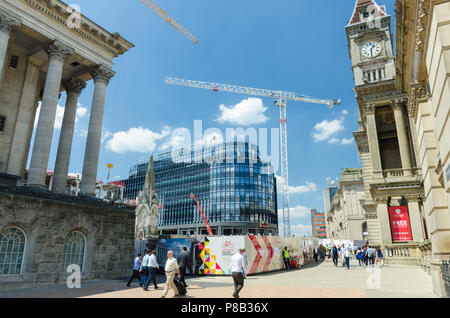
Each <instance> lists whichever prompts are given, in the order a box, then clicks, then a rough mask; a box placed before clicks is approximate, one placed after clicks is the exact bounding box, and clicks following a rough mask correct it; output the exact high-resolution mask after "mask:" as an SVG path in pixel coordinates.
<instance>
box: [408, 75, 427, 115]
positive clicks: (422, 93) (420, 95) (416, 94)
mask: <svg viewBox="0 0 450 318" xmlns="http://www.w3.org/2000/svg"><path fill="white" fill-rule="evenodd" d="M428 98H429V94H428V92H427V89H426V86H425V83H415V84H411V91H410V92H409V103H408V114H409V117H412V118H416V116H417V109H418V106H419V103H420V102H423V101H426V100H427V99H428Z"/></svg>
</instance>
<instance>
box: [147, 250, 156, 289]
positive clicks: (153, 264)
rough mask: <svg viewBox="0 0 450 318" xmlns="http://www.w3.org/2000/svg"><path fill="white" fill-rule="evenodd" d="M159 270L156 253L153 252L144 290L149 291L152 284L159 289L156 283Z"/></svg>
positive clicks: (149, 261)
mask: <svg viewBox="0 0 450 318" xmlns="http://www.w3.org/2000/svg"><path fill="white" fill-rule="evenodd" d="M158 269H159V265H158V261H157V260H156V251H155V250H152V251H151V253H150V258H149V260H148V277H147V281H146V282H145V284H144V290H145V291H148V285H149V284H150V282H152V283H153V286H154V287H155V289H158V284H157V283H156V271H157V270H158Z"/></svg>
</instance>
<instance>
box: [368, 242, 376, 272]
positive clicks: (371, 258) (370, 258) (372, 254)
mask: <svg viewBox="0 0 450 318" xmlns="http://www.w3.org/2000/svg"><path fill="white" fill-rule="evenodd" d="M374 257H375V251H374V249H373V248H372V247H371V246H369V247H368V248H367V259H368V263H369V266H371V267H373V266H374Z"/></svg>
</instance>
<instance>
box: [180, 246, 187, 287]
mask: <svg viewBox="0 0 450 318" xmlns="http://www.w3.org/2000/svg"><path fill="white" fill-rule="evenodd" d="M177 261H178V265H179V266H180V274H181V277H180V283H182V284H183V286H184V287H188V285H187V284H186V281H185V280H184V277H185V276H186V268H187V266H188V261H189V254H188V252H187V247H186V246H183V252H181V254H180V255H178V259H177Z"/></svg>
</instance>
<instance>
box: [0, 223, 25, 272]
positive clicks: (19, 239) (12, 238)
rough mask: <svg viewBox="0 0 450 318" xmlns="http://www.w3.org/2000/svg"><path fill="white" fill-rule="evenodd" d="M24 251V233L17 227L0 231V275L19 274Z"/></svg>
mask: <svg viewBox="0 0 450 318" xmlns="http://www.w3.org/2000/svg"><path fill="white" fill-rule="evenodd" d="M24 251H25V233H23V232H22V231H21V230H20V229H18V228H14V227H11V228H7V229H5V230H3V231H2V232H0V276H6V275H20V273H21V272H22V264H23V256H24Z"/></svg>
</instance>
